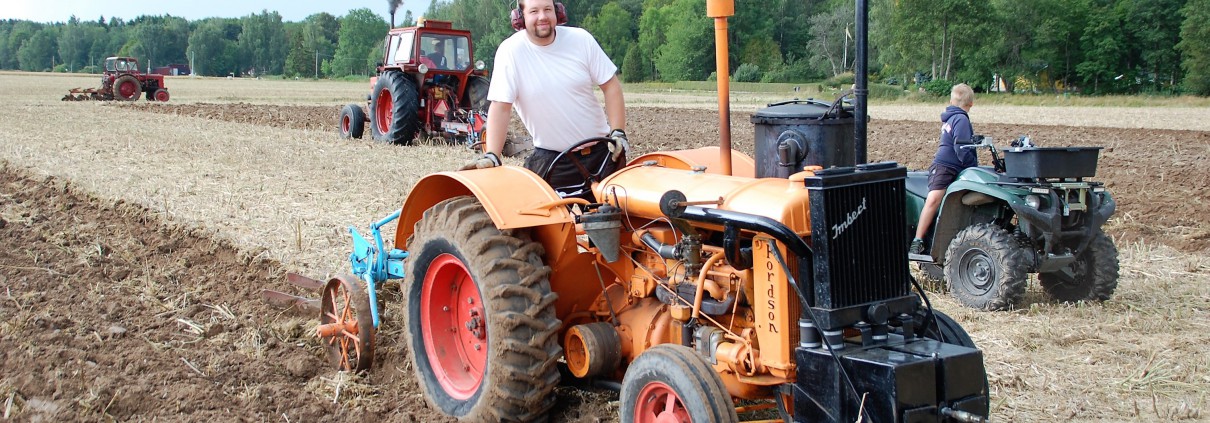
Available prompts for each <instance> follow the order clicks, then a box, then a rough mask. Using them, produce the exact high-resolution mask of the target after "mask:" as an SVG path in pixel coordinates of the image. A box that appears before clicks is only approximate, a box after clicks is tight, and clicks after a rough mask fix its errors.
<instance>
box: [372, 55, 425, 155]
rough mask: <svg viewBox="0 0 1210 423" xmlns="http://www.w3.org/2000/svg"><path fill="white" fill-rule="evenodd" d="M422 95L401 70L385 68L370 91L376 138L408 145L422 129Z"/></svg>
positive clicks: (373, 127)
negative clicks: (385, 70) (391, 70)
mask: <svg viewBox="0 0 1210 423" xmlns="http://www.w3.org/2000/svg"><path fill="white" fill-rule="evenodd" d="M419 108H420V95H419V94H418V93H417V91H416V85H415V84H414V83H413V82H412V81H411V80H409V79H408V77H407V76H406V75H404V74H402V73H399V72H383V73H382V75H379V76H378V83H376V84H374V91H373V92H372V93H370V128H371V129H372V130H373V134H374V140H376V141H381V142H389V143H392V144H401V145H408V144H411V143H412V141H413V140H415V139H416V135H417V133H418V132H420V118H419V115H418V110H419Z"/></svg>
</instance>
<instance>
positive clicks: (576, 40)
mask: <svg viewBox="0 0 1210 423" xmlns="http://www.w3.org/2000/svg"><path fill="white" fill-rule="evenodd" d="M555 31H556V33H555V41H554V42H552V43H551V44H550V45H546V46H539V45H535V44H534V43H532V42H530V41H529V38H528V36H527V35H526V33H525V31H524V30H522V31H517V33H515V34H513V35H512V36H510V37H508V38H506V39H505V40H504V42H502V43H500V47H499V48H498V49H497V50H496V62H495V64H494V67H495V69H494V70H493V72H492V82H491V86H490V87H489V88H488V91H487V99H488V100H491V101H499V102H502V103H512V105H513V108H515V109H516V110H517V115H519V116H521V123H523V124H525V129H526V130H528V131H529V134H530V135H532V136H533V137H534V146H535V147H540V148H545V149H547V150H554V151H563V150H565V149H567V147H570V146H572V145H573V144H575V143H577V142H580V141H583V140H585V139H588V138H592V137H603V136H606V135H607V134H608V133H609V131H610V128H609V121H608V120H606V118H605V110H604V109H603V108H602V106H601V104H600V103H599V102H598V101H597V97H596V94H594V92H593V88H594V87H597V86H600V85H601V84H604V83H606V82H608V81H609V79H610V78H613V76H614V73H615V72H617V70H618V67H617V66H616V65H614V64H613V61H611V60H609V57H608V56H606V55H605V51H604V50H601V45H600V44H597V40H596V39H595V38H593V37H592V34H590V33H588V31H585V30H583V29H581V28H575V27H568V26H560V27H556V29H555Z"/></svg>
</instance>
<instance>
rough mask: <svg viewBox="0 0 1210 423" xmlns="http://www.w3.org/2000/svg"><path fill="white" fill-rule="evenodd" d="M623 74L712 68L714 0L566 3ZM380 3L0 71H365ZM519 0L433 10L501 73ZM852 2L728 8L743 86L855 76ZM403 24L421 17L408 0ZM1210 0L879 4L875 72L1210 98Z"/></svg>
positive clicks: (159, 27)
mask: <svg viewBox="0 0 1210 423" xmlns="http://www.w3.org/2000/svg"><path fill="white" fill-rule="evenodd" d="M564 4H565V6H566V8H567V13H568V17H569V25H571V26H579V27H583V28H585V29H587V30H589V31H590V32H592V33H593V34H594V35H595V36H596V38H597V40H598V41H599V42H600V44H601V47H602V48H603V49H604V50H605V52H606V53H607V54H608V55H609V56H610V57H611V58H612V59H613V60H614V62H615V63H617V64H618V66H619V68H620V73H621V76H622V78H623V80H625V81H627V82H639V81H662V82H677V81H701V80H710V79H714V78H715V77H716V76H715V75H714V66H715V62H714V47H713V43H714V37H713V22H712V20H711V19H709V18H707V17H706V14H705V2H704V1H702V0H569V1H566V2H564ZM389 5H390V2H389V1H384V2H383V10H381V11H374V10H370V9H354V10H351V11H349V12H348V13H347V14H346V15H344V16H334V15H331V14H329V13H317V14H313V15H310V16H308V17H307V18H306V19H304V20H303V21H301V22H286V21H283V20H282V18H281V15H280V14H279V13H278V12H276V11H268V10H265V11H262V12H261V13H259V14H252V15H247V16H243V17H237V18H207V19H200V20H195V21H190V20H187V19H184V18H181V17H174V16H167V15H165V16H146V15H144V16H138V17H134V18H133V19H130V20H124V19H123V18H122V17H116V16H111V17H105V16H100V17H97V18H95V19H92V18H81V17H73V18H72V19H70V20H68V21H67V22H50V23H43V22H31V21H25V20H5V21H0V69H8V70H24V71H35V72H83V73H95V72H99V70H98V65H99V64H100V63H101V62H102V61H103V60H104V58H105V57H107V56H115V55H116V56H134V57H137V58H138V59H139V60H140V62H141V63H142V64H143V65H144V66H146V67H152V66H153V65H154V66H163V65H167V64H192V66H191V67H192V70H193V73H194V74H197V75H203V76H228V75H231V76H237V77H242V76H261V77H264V76H273V77H287V78H364V77H366V76H369V75H373V74H374V69H375V65H376V64H377V63H378V62H380V61H381V60H382V42H383V39H384V35H385V33H386V31H387V30H388V28H389V27H390V26H391V22H389V19H388V18H384V17H383V16H384V15H385V14H379V13H382V12H386V11H387V9H388V8H389ZM513 7H515V3H514V2H513V1H512V0H433V1H432V2H431V4H430V5H429V7H428V9H427V10H426V11H425V12H424V14H423V15H424V16H425V17H427V18H428V19H436V20H448V21H452V22H453V23H454V26H455V27H457V28H463V29H468V30H470V31H471V33H472V34H473V41H474V55H475V57H476V58H477V59H478V60H483V61H484V62H485V63H486V65H487V66H488V68H489V69H490V67H491V63H492V59H493V56H494V54H495V50H496V47H497V46H498V45H499V43H500V42H501V40H503V39H504V38H505V37H507V36H509V35H511V34H512V33H513V29H512V28H511V27H510V25H509V21H508V19H507V16H508V14H509V10H510V9H511V8H513ZM854 15H855V11H854V2H853V1H851V0H761V1H756V0H738V1H736V4H735V16H733V17H731V18H730V21H729V26H730V38H731V49H730V54H731V57H730V63H731V64H732V69H731V78H732V80H734V81H738V82H810V81H820V80H825V79H831V80H833V81H837V80H839V81H845V80H846V79H847V80H851V78H852V71H853V59H854V47H855V46H854V37H855V32H854V27H853V21H854V18H853V17H854ZM394 19H395V22H394V24H395V25H396V26H409V25H414V24H415V22H416V18H415V17H414V16H412V15H411V13H410V12H408V13H405V14H404V16H399V17H395V18H394ZM1208 21H1210V0H927V1H926V0H871V1H870V37H871V42H870V60H871V64H870V68H869V69H870V72H871V81H872V82H875V83H878V84H882V85H892V86H899V87H901V88H909V89H911V88H916V87H920V88H926V89H927V88H936V87H940V88H941V89H943V90H948V87H949V84H951V83H953V82H959V81H961V82H966V83H968V84H971V85H972V86H974V87H975V88H976V89H977V90H980V91H987V90H996V91H1007V92H1033V93H1050V92H1054V93H1083V94H1163V95H1179V94H1193V95H1200V96H1208V95H1210V25H1206V24H1205V22H1208Z"/></svg>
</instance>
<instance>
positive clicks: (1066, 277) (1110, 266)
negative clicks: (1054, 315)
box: [1038, 231, 1118, 302]
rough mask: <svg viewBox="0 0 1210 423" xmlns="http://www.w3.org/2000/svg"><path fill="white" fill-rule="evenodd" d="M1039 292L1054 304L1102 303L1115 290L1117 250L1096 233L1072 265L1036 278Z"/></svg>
mask: <svg viewBox="0 0 1210 423" xmlns="http://www.w3.org/2000/svg"><path fill="white" fill-rule="evenodd" d="M1038 282H1039V284H1041V285H1042V290H1043V291H1046V294H1047V295H1049V296H1050V297H1051V298H1054V299H1055V300H1058V301H1066V302H1075V301H1105V300H1108V299H1109V297H1112V296H1113V291H1114V290H1117V288H1118V247H1117V246H1116V245H1114V244H1113V240H1112V239H1109V236H1108V235H1105V233H1104V232H1101V231H1097V233H1096V234H1095V235H1093V238H1092V241H1090V242H1089V243H1088V248H1086V249H1084V251H1083V252H1081V253H1080V256H1079V257H1076V261H1075V263H1072V264H1071V265H1070V266H1067V267H1066V268H1064V269H1061V270H1059V271H1057V272H1051V273H1042V274H1039V275H1038Z"/></svg>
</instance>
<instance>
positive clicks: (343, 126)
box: [340, 116, 350, 134]
mask: <svg viewBox="0 0 1210 423" xmlns="http://www.w3.org/2000/svg"><path fill="white" fill-rule="evenodd" d="M349 120H350V118H349V117H348V116H341V117H340V132H341V133H342V134H347V133H349Z"/></svg>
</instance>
